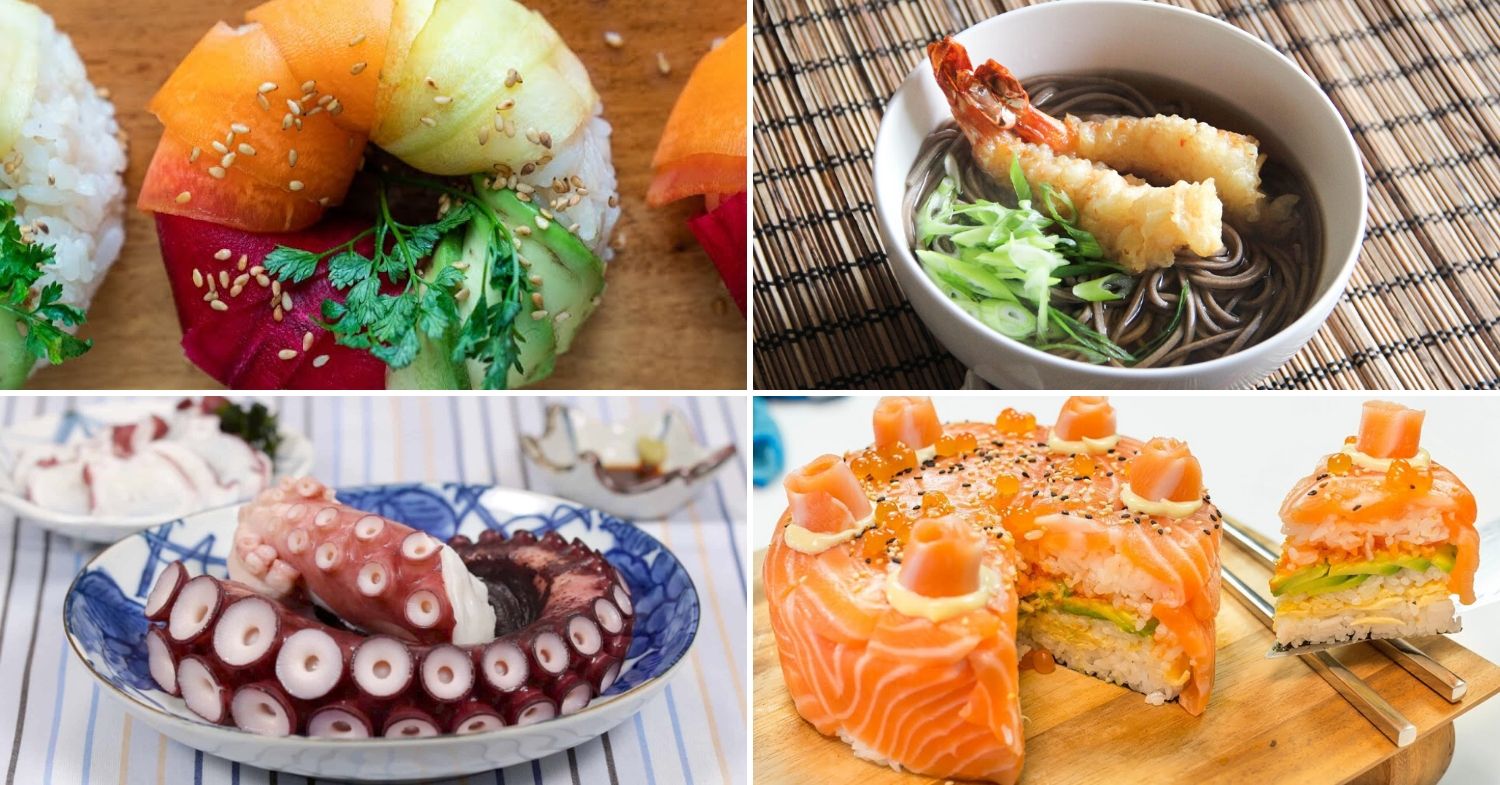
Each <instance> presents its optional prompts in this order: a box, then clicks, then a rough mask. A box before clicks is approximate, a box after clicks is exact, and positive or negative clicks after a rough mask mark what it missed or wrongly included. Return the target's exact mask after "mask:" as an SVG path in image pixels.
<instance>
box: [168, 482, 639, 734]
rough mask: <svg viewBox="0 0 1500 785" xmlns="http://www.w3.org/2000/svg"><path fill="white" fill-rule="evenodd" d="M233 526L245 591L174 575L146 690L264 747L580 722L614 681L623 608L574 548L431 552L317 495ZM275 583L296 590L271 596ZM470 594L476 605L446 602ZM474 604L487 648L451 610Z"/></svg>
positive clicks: (460, 541)
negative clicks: (285, 575)
mask: <svg viewBox="0 0 1500 785" xmlns="http://www.w3.org/2000/svg"><path fill="white" fill-rule="evenodd" d="M277 495H279V496H280V498H277ZM309 499H312V500H316V502H317V503H307V500H309ZM299 506H300V507H301V508H302V509H296V507H299ZM330 510H331V511H332V512H331V513H330V512H329V511H330ZM291 512H295V513H296V514H295V515H289V514H288V513H291ZM322 518H326V519H328V520H327V522H326V524H324V525H320V524H319V520H320V519H322ZM375 521H379V523H378V524H377V523H375ZM240 522H241V523H240V526H241V530H239V531H237V532H236V536H235V537H234V538H233V540H232V542H233V543H234V548H235V549H236V550H235V553H234V555H232V556H231V558H230V559H229V565H230V572H231V575H234V574H235V573H236V572H241V573H243V574H246V575H247V577H248V580H247V581H244V582H241V581H238V580H225V579H222V578H218V577H215V576H211V575H200V576H197V577H192V578H190V577H189V576H188V572H187V569H186V567H184V566H183V565H182V564H181V563H180V562H175V563H173V564H171V565H168V566H167V567H166V568H164V569H163V570H162V572H161V574H160V575H159V576H158V578H157V582H156V584H155V585H153V586H152V588H151V590H150V591H149V592H148V594H147V602H146V605H147V606H149V607H150V614H149V616H148V618H150V620H151V622H152V624H151V627H150V628H149V630H148V632H147V636H146V651H147V658H148V666H149V670H150V672H151V676H152V678H153V679H154V680H155V681H156V682H157V684H158V686H160V687H161V688H162V689H163V690H164V691H165V692H168V693H170V694H174V695H181V696H182V697H183V699H184V700H185V701H186V702H187V703H188V705H189V708H190V709H191V710H192V711H194V713H196V714H199V715H200V716H203V717H204V718H205V719H208V720H209V721H212V722H216V723H233V724H235V725H236V726H238V727H241V728H243V729H244V730H247V731H250V732H253V733H258V734H262V735H270V736H277V735H291V734H303V735H308V736H319V737H328V738H364V737H368V736H375V735H381V736H394V737H402V738H404V737H422V736H430V735H435V734H439V733H476V732H480V731H483V730H489V729H492V728H498V727H501V726H503V725H516V724H529V723H532V722H541V721H543V720H546V719H551V718H553V717H556V716H560V715H563V714H571V713H573V712H576V711H579V710H581V709H582V708H584V707H585V706H587V705H588V703H589V702H590V701H591V700H593V699H594V698H595V697H597V696H599V695H601V694H603V693H605V692H606V691H607V690H609V689H610V687H611V686H612V685H613V684H614V683H615V681H616V680H617V679H618V678H619V675H620V672H621V669H622V667H623V664H624V660H625V656H626V653H627V652H628V650H629V648H630V642H631V636H632V632H633V627H634V618H633V616H632V611H633V607H632V605H631V600H630V594H629V591H628V590H627V589H626V588H625V586H624V584H623V583H622V582H621V578H620V574H619V572H618V571H617V570H616V569H615V568H614V567H613V566H611V565H610V564H609V563H608V562H607V561H605V559H604V557H603V556H601V555H600V554H599V553H598V552H596V551H594V550H592V549H590V548H589V547H588V546H587V545H585V544H584V543H582V542H580V541H578V540H572V541H569V540H566V539H565V538H563V537H561V536H559V535H558V534H557V533H556V532H549V533H547V534H546V535H544V536H542V537H537V536H535V535H533V534H531V533H530V532H517V533H516V534H514V535H513V536H506V535H505V534H504V533H502V532H498V531H486V532H484V533H483V534H481V535H480V536H479V537H477V538H476V539H474V540H471V539H469V538H465V537H455V538H453V539H451V540H450V541H449V542H448V543H447V544H444V543H442V542H441V541H439V540H437V539H436V538H433V537H432V536H430V535H428V534H426V533H425V532H417V531H414V530H411V529H409V528H407V527H405V526H403V525H402V524H400V523H398V522H396V521H392V520H389V519H385V518H379V517H378V516H374V515H371V514H369V513H365V512H362V511H359V510H353V509H351V508H347V507H344V506H342V505H340V504H339V503H338V502H337V501H336V500H335V499H334V498H333V494H332V492H331V491H328V490H327V489H326V488H324V487H323V486H322V485H321V484H318V483H316V481H313V482H301V481H290V482H284V483H283V484H282V485H280V486H278V487H276V488H273V489H271V490H270V491H267V492H265V493H263V494H262V497H261V498H260V499H257V500H256V501H255V502H252V503H251V504H250V505H247V510H242V511H241V515H240ZM277 543H280V545H276V544H277ZM320 553H321V554H322V558H321V560H320V556H319V554H320ZM278 570H280V571H282V572H286V571H290V572H292V573H293V574H294V575H295V576H296V579H295V580H292V581H285V580H279V581H277V583H278V585H277V586H272V585H270V584H269V582H268V581H267V580H266V579H267V578H268V577H270V576H272V575H273V574H274V573H275V572H276V571H278ZM470 582H472V583H473V584H474V585H477V586H478V587H479V589H478V592H477V594H474V595H471V596H468V597H467V598H466V596H465V594H464V592H456V593H455V592H449V591H448V587H449V586H450V585H452V584H458V585H467V584H469V583H470ZM465 591H468V590H467V589H465ZM474 597H477V598H478V601H480V602H482V603H483V604H484V606H485V609H486V610H487V611H489V614H490V615H489V616H488V618H487V619H486V618H483V617H481V621H487V623H488V626H487V628H486V629H485V631H484V633H483V634H477V633H475V631H474V630H473V629H472V627H473V626H474V623H475V622H474V616H475V614H474V613H473V609H472V608H468V609H456V608H455V599H457V601H459V602H468V601H471V600H473V599H474ZM351 609H352V610H351ZM458 616H466V618H467V621H466V622H462V623H461V622H460V620H459V619H457V617H458ZM463 624H467V625H468V626H469V628H470V629H467V630H464V629H461V626H462V625H463Z"/></svg>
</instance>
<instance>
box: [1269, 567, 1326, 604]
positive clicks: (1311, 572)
mask: <svg viewBox="0 0 1500 785" xmlns="http://www.w3.org/2000/svg"><path fill="white" fill-rule="evenodd" d="M1327 574H1328V565H1327V564H1322V563H1319V564H1314V565H1313V566H1311V567H1304V568H1302V569H1300V570H1298V571H1296V572H1294V573H1289V574H1287V575H1274V576H1272V577H1271V594H1272V595H1274V596H1277V597H1280V596H1281V595H1283V594H1285V593H1287V592H1288V591H1291V590H1293V589H1295V588H1296V587H1297V586H1299V585H1301V584H1303V583H1306V582H1308V581H1311V580H1316V579H1318V578H1322V577H1324V576H1325V575H1327Z"/></svg>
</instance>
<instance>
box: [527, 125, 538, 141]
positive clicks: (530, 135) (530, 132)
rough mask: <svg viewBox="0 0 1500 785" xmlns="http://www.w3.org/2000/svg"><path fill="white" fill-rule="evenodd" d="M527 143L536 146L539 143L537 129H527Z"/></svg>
mask: <svg viewBox="0 0 1500 785" xmlns="http://www.w3.org/2000/svg"><path fill="white" fill-rule="evenodd" d="M526 141H528V142H531V143H532V144H536V143H537V135H536V129H535V128H527V129H526Z"/></svg>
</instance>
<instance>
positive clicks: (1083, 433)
mask: <svg viewBox="0 0 1500 785" xmlns="http://www.w3.org/2000/svg"><path fill="white" fill-rule="evenodd" d="M1052 432H1053V433H1055V434H1057V437H1058V438H1059V439H1064V440H1066V441H1070V442H1076V441H1081V440H1083V439H1103V438H1105V437H1107V436H1114V435H1115V407H1113V406H1111V405H1110V403H1109V399H1108V398H1105V397H1104V396H1102V395H1075V396H1073V397H1071V398H1069V399H1068V400H1067V401H1066V402H1065V403H1064V404H1063V408H1062V411H1060V412H1058V413H1057V424H1056V425H1054V426H1052Z"/></svg>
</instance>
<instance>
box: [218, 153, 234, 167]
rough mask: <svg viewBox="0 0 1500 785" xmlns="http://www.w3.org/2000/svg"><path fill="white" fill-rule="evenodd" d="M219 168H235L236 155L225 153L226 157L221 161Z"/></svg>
mask: <svg viewBox="0 0 1500 785" xmlns="http://www.w3.org/2000/svg"><path fill="white" fill-rule="evenodd" d="M219 166H222V167H224V168H225V169H228V168H229V167H231V166H234V153H225V154H224V157H223V158H220V159H219Z"/></svg>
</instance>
